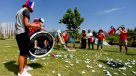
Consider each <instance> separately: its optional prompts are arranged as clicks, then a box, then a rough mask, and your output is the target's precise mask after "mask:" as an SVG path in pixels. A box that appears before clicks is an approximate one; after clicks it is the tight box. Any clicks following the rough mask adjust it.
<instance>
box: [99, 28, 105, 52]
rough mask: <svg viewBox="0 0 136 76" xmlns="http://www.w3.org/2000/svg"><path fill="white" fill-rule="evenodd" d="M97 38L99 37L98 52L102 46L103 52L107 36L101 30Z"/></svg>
mask: <svg viewBox="0 0 136 76" xmlns="http://www.w3.org/2000/svg"><path fill="white" fill-rule="evenodd" d="M97 37H98V43H97V50H98V49H99V46H101V50H102V45H103V40H104V39H105V35H104V33H103V30H102V29H100V30H99V32H98V35H97Z"/></svg>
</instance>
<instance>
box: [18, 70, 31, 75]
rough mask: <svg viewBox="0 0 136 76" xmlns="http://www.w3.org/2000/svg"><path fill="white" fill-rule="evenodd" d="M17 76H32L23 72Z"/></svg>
mask: <svg viewBox="0 0 136 76" xmlns="http://www.w3.org/2000/svg"><path fill="white" fill-rule="evenodd" d="M18 76H32V75H31V74H30V73H28V72H26V71H24V72H23V73H22V74H20V73H18Z"/></svg>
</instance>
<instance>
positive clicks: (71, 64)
mask: <svg viewBox="0 0 136 76" xmlns="http://www.w3.org/2000/svg"><path fill="white" fill-rule="evenodd" d="M77 45H78V46H79V44H77ZM95 48H96V46H95ZM118 50H119V49H118V46H104V48H103V50H102V51H101V50H88V49H86V50H80V49H77V50H76V52H68V51H65V50H63V49H62V47H60V48H57V47H55V48H54V49H53V50H52V52H51V53H50V55H48V56H45V57H43V58H37V60H36V62H32V61H29V62H28V64H29V65H30V66H32V67H33V68H34V70H32V71H29V72H30V73H31V74H32V76H57V75H58V74H61V76H106V74H105V72H104V71H103V70H108V71H109V72H110V73H111V75H112V76H116V75H114V73H118V76H123V74H122V73H125V74H126V75H127V76H136V74H133V73H132V71H135V72H136V62H134V63H133V64H132V62H131V61H132V60H135V61H136V48H128V55H126V54H125V51H122V52H121V53H120V52H118ZM123 50H124V48H123ZM18 54H19V50H18V47H17V44H16V41H15V40H0V69H1V71H0V76H16V75H17V72H18V67H17V60H18ZM52 54H58V55H60V57H57V58H55V57H53V56H52ZM71 55H72V56H73V57H71ZM108 58H109V59H111V60H113V61H118V60H121V61H122V63H126V62H130V64H129V65H131V66H132V68H129V67H128V66H127V65H125V67H126V70H121V69H119V68H113V67H111V66H109V65H108V64H106V63H107V59H108ZM87 61H88V63H87ZM99 64H101V65H102V67H98V65H99ZM87 65H88V66H92V68H88V67H87ZM104 67H105V68H104ZM92 70H95V72H92ZM82 72H85V73H83V74H82Z"/></svg>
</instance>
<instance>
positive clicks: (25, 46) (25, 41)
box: [16, 33, 30, 55]
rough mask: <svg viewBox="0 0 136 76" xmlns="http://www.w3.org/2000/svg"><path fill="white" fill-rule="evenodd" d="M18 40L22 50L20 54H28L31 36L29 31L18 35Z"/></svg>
mask: <svg viewBox="0 0 136 76" xmlns="http://www.w3.org/2000/svg"><path fill="white" fill-rule="evenodd" d="M16 41H17V44H18V47H19V50H20V55H28V53H29V49H30V48H29V46H30V38H29V36H28V34H27V33H21V34H18V35H16Z"/></svg>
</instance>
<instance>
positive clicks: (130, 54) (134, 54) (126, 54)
mask: <svg viewBox="0 0 136 76" xmlns="http://www.w3.org/2000/svg"><path fill="white" fill-rule="evenodd" d="M126 55H131V56H133V55H136V54H130V53H127V54H126Z"/></svg>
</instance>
